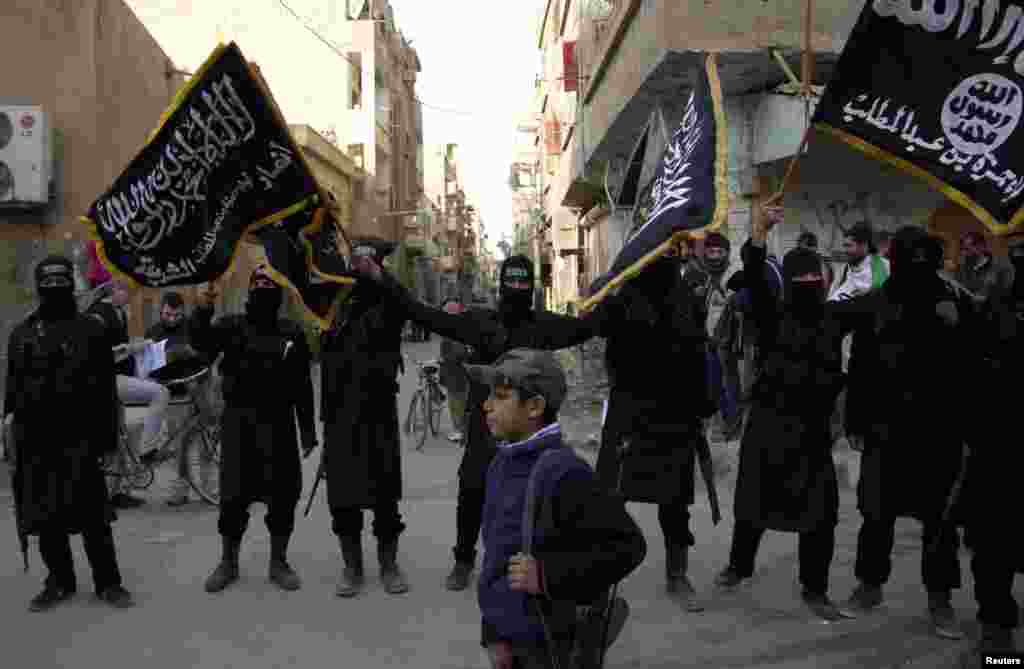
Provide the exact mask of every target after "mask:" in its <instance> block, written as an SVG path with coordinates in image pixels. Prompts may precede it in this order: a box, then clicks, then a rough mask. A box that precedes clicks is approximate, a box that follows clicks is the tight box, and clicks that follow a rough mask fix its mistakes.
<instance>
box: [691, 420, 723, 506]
mask: <svg viewBox="0 0 1024 669" xmlns="http://www.w3.org/2000/svg"><path fill="white" fill-rule="evenodd" d="M696 451H697V464H698V465H700V475H701V478H703V479H704V486H705V487H706V488H707V491H708V501H709V502H710V503H711V522H713V523H714V524H715V525H718V523H719V521H721V520H722V511H721V509H720V508H719V505H718V489H717V488H715V468H714V465H713V464H712V463H711V446H710V445H709V444H708V439H707V436H705V434H704V432H703V430H702V431H701V432H700V434H699V436H698V438H697V444H696Z"/></svg>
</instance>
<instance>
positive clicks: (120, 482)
mask: <svg viewBox="0 0 1024 669" xmlns="http://www.w3.org/2000/svg"><path fill="white" fill-rule="evenodd" d="M127 451H128V436H127V435H126V434H125V432H124V430H123V429H122V430H121V432H120V433H119V434H118V436H117V450H116V451H114V452H113V453H109V454H107V455H106V456H104V459H103V465H102V467H101V469H102V471H103V477H104V479H105V480H106V483H107V494H108V495H109V496H110V497H113V496H114V495H116V494H118V493H122V492H126V491H127V485H126V484H127V482H126V481H125V478H126V477H125V471H126V470H127V467H126V465H125V462H124V454H125V453H126V452H127ZM122 488H124V489H122Z"/></svg>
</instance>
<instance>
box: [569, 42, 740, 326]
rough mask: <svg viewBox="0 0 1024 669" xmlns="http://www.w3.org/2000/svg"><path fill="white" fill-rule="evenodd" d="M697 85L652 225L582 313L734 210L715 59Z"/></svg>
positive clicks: (702, 61)
mask: <svg viewBox="0 0 1024 669" xmlns="http://www.w3.org/2000/svg"><path fill="white" fill-rule="evenodd" d="M694 69H695V75H694V85H693V89H692V90H691V91H690V97H689V101H688V102H687V104H686V108H685V111H684V113H683V120H682V122H681V123H680V124H679V128H678V129H677V130H676V131H675V133H674V134H673V135H672V139H671V140H670V141H669V143H668V146H667V147H666V148H665V154H664V156H663V158H662V161H661V165H660V166H659V167H658V171H657V172H656V173H655V175H654V180H653V182H652V183H653V186H652V189H651V205H650V210H649V212H648V215H647V220H646V221H645V222H644V224H643V225H641V226H640V227H639V228H638V229H637V230H635V231H633V232H632V233H631V234H630V235H629V237H628V238H627V239H626V241H625V243H624V244H623V247H622V250H621V251H620V252H619V254H618V255H617V256H616V258H615V262H614V263H612V267H611V269H610V270H609V271H608V272H607V273H606V274H604V275H603V276H601V277H599V278H598V279H597V280H596V281H595V282H594V283H593V284H592V285H591V286H590V291H589V293H590V296H589V297H588V299H587V300H586V301H585V302H584V303H583V304H582V305H581V310H583V311H586V310H589V309H591V308H593V307H594V306H595V305H596V304H597V303H598V302H600V301H601V300H602V299H604V297H605V295H607V294H608V293H609V292H610V291H611V290H613V289H614V288H616V287H618V286H619V285H621V284H622V283H623V282H625V281H627V280H629V279H630V278H632V277H634V276H636V275H637V274H639V273H640V272H641V271H642V270H643V267H644V266H645V264H646V263H648V262H650V260H652V259H653V258H656V257H658V256H659V255H662V254H664V253H665V252H666V251H667V250H668V248H669V246H670V245H669V244H667V242H669V241H670V240H672V239H673V238H674V237H676V236H677V235H678V234H679V233H680V232H695V231H698V230H713V229H715V228H718V227H719V226H721V225H722V223H723V222H724V221H725V217H726V216H727V214H728V209H729V192H728V190H729V186H728V182H727V176H726V169H727V167H728V155H727V144H726V139H727V136H726V133H727V129H726V124H725V112H724V110H723V106H722V90H721V84H720V82H719V80H718V68H717V66H716V62H715V57H714V55H713V54H699V55H698V64H697V66H696V67H695V68H694Z"/></svg>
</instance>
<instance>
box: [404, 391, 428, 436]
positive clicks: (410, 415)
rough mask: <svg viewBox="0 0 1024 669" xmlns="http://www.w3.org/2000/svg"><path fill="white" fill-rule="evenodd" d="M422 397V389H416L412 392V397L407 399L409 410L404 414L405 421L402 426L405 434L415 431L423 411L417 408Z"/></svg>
mask: <svg viewBox="0 0 1024 669" xmlns="http://www.w3.org/2000/svg"><path fill="white" fill-rule="evenodd" d="M422 397H423V390H422V389H420V390H417V391H416V392H414V393H413V394H412V399H411V400H409V410H408V412H407V413H406V414H405V423H404V424H403V428H404V430H405V433H406V434H407V435H409V434H413V433H414V432H415V431H416V426H417V425H418V422H419V421H420V420H421V419H422V417H423V413H422V411H421V410H419V402H420V399H422Z"/></svg>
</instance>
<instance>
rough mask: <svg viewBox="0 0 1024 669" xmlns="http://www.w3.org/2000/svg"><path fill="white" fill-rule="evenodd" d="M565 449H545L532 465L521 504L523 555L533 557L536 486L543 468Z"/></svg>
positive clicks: (536, 501)
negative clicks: (523, 502)
mask: <svg viewBox="0 0 1024 669" xmlns="http://www.w3.org/2000/svg"><path fill="white" fill-rule="evenodd" d="M564 448H565V447H559V448H546V449H544V450H543V451H542V452H541V454H540V457H538V458H537V462H535V463H533V468H532V469H531V470H530V478H529V479H527V481H526V503H525V504H523V554H524V555H533V538H534V537H533V533H534V525H535V524H536V521H537V504H538V500H537V497H538V495H537V486H538V485H539V481H540V477H541V475H542V474H543V473H544V470H545V467H548V466H550V464H551V463H554V462H555V458H556V457H557V456H558V455H561V453H562V452H563V451H564Z"/></svg>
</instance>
